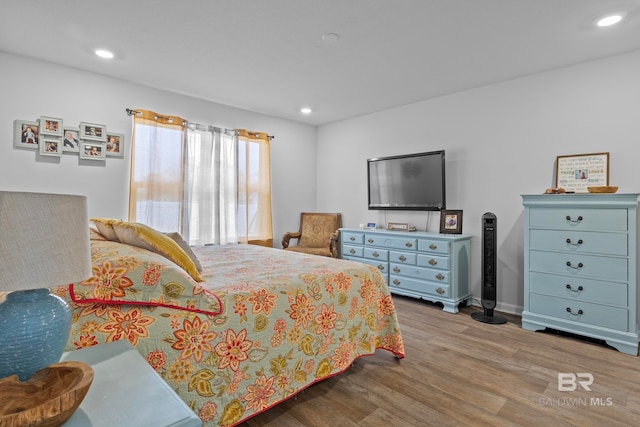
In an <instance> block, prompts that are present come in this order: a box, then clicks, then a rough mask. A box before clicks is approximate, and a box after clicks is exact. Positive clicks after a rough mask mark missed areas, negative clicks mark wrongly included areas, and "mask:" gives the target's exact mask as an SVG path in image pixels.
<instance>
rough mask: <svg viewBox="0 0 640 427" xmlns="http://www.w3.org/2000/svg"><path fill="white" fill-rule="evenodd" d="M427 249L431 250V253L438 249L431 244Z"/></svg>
mask: <svg viewBox="0 0 640 427" xmlns="http://www.w3.org/2000/svg"><path fill="white" fill-rule="evenodd" d="M429 249H431V250H432V251H435V250H436V249H438V246H437V245H434V244H433V243H432V244H430V245H429Z"/></svg>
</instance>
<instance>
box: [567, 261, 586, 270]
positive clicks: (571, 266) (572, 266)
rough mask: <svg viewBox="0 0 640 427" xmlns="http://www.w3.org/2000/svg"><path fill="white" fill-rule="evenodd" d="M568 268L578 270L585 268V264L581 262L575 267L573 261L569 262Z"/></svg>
mask: <svg viewBox="0 0 640 427" xmlns="http://www.w3.org/2000/svg"><path fill="white" fill-rule="evenodd" d="M567 267H569V268H573V269H575V270H577V269H579V268H582V267H584V264H583V263H581V262H579V263H578V265H576V266H574V265H573V264H571V261H567Z"/></svg>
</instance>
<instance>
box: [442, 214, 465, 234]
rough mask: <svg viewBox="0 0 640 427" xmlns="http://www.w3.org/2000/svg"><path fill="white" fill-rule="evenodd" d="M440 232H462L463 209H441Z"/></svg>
mask: <svg viewBox="0 0 640 427" xmlns="http://www.w3.org/2000/svg"><path fill="white" fill-rule="evenodd" d="M440 233H441V234H462V211H461V210H445V209H443V210H441V211H440Z"/></svg>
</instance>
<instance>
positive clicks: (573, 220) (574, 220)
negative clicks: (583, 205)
mask: <svg viewBox="0 0 640 427" xmlns="http://www.w3.org/2000/svg"><path fill="white" fill-rule="evenodd" d="M566 219H567V221H569V222H573V223H574V224H577V223H579V222H580V221H582V215H579V216H578V219H571V216H569V215H567V217H566Z"/></svg>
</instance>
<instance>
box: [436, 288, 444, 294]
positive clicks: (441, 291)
mask: <svg viewBox="0 0 640 427" xmlns="http://www.w3.org/2000/svg"><path fill="white" fill-rule="evenodd" d="M436 292H437V293H438V295H442V294H444V289H442V288H438V289H436Z"/></svg>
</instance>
